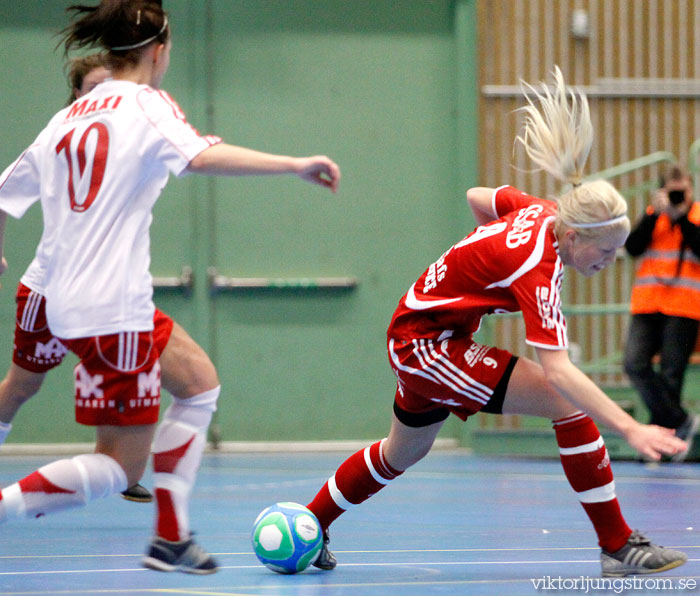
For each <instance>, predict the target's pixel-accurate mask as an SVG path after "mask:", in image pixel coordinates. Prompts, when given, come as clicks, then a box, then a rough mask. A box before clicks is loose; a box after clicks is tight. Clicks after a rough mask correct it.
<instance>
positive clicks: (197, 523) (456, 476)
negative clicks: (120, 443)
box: [0, 451, 700, 596]
mask: <svg viewBox="0 0 700 596" xmlns="http://www.w3.org/2000/svg"><path fill="white" fill-rule="evenodd" d="M349 454H350V453H349V452H348V453H336V452H334V453H325V454H292V455H290V454H278V455H268V454H264V455H263V454H255V455H240V454H221V455H206V456H205V459H204V462H203V465H202V469H201V472H200V476H199V482H198V485H197V487H196V488H195V493H194V496H193V502H192V518H193V529H194V530H196V532H197V535H198V539H199V541H200V542H201V544H202V545H203V546H204V547H205V548H207V549H208V550H209V551H210V552H212V553H215V554H216V556H217V559H218V560H219V563H220V565H221V570H220V571H219V573H217V574H214V575H210V576H190V575H184V574H181V573H159V572H156V571H150V570H145V569H142V568H141V567H140V565H139V560H140V557H141V554H142V551H143V549H144V548H145V545H146V542H147V540H148V538H149V536H150V533H151V532H150V530H151V525H152V513H153V507H152V505H143V504H136V503H128V502H126V501H124V500H122V499H120V498H118V497H111V498H109V499H107V500H105V501H100V502H95V503H92V504H91V505H89V506H88V507H87V508H84V509H81V510H77V511H71V512H65V513H62V514H56V515H53V516H48V517H44V518H41V519H38V520H31V521H25V522H18V523H14V524H10V525H6V526H2V527H0V593H1V594H3V595H4V596H14V595H23V596H28V595H36V594H42V595H44V594H56V595H59V594H60V595H91V594H94V595H102V594H118V595H129V596H137V595H139V596H140V595H148V594H151V595H152V594H160V595H163V594H166V595H167V594H178V595H182V594H188V595H202V596H205V595H206V596H261V595H262V596H301V595H304V596H336V595H346V594H347V595H352V596H382V595H385V594H392V595H396V594H400V595H401V596H418V595H420V596H427V595H437V594H454V595H460V596H464V595H472V594H478V595H491V594H493V595H504V596H505V595H507V596H519V595H537V594H620V593H624V594H664V595H667V594H700V466H698V465H697V464H674V465H663V466H657V467H646V466H643V465H641V464H637V463H633V462H617V463H615V464H614V468H613V469H614V471H615V474H616V480H617V487H618V496H619V497H620V500H621V502H622V506H623V511H624V512H625V515H626V517H627V520H628V522H629V524H630V525H631V526H633V527H635V528H639V529H640V530H642V531H644V532H646V533H648V535H650V536H651V537H653V539H654V540H655V541H656V542H658V543H660V544H663V545H665V546H673V547H677V548H679V549H681V550H685V551H686V552H687V553H688V555H689V561H688V563H686V564H685V565H684V566H682V567H679V568H677V569H674V570H671V571H669V572H667V573H665V574H659V575H652V576H639V577H638V580H637V583H636V584H634V583H632V581H633V580H632V578H627V580H626V581H627V583H622V580H621V579H616V580H608V582H610V583H609V584H607V585H606V584H602V583H595V582H601V581H602V580H601V578H600V565H599V562H598V553H599V551H598V548H597V547H596V539H595V535H594V533H593V531H592V529H591V527H590V524H589V522H588V519H587V518H586V516H585V514H584V512H583V509H582V508H581V506H580V505H579V504H578V502H577V501H576V499H575V497H574V494H573V492H572V491H571V489H570V488H569V485H568V484H567V482H566V480H565V478H564V475H563V473H562V470H561V468H560V466H559V463H558V462H557V461H538V460H517V459H515V460H514V459H495V458H483V457H475V456H472V455H468V454H465V453H460V452H439V451H438V452H433V453H432V454H430V455H429V456H428V457H427V458H426V459H425V460H424V461H422V462H421V463H419V464H418V465H417V466H416V467H415V468H413V469H412V470H410V471H409V472H408V473H407V474H406V475H404V476H403V477H401V478H399V479H398V480H396V481H395V482H394V483H393V484H392V485H391V486H389V487H388V488H387V489H385V490H384V491H382V492H381V493H379V494H378V495H376V496H375V497H374V498H372V499H371V500H370V501H369V502H367V503H365V504H364V505H362V506H360V507H358V508H356V509H354V510H352V511H351V512H349V513H347V514H346V515H345V516H343V517H342V518H340V519H339V520H338V521H337V522H336V523H335V524H334V525H333V527H332V532H331V538H332V546H333V550H334V552H335V553H336V555H337V557H338V560H339V565H338V567H337V568H336V569H335V570H334V571H332V572H321V571H318V570H316V569H313V570H307V571H306V572H304V573H301V574H298V575H295V576H281V575H277V574H275V573H273V572H271V571H269V570H268V569H266V568H265V567H263V566H262V565H260V564H258V562H257V559H255V556H254V555H253V554H252V552H251V548H250V530H251V525H252V522H253V520H254V518H255V517H256V515H257V514H258V513H259V511H260V510H262V509H263V508H264V507H265V506H267V505H268V504H271V503H273V502H276V501H286V500H290V501H297V502H301V503H306V502H307V501H308V500H310V499H311V498H312V497H313V495H314V494H315V492H316V490H317V489H318V488H319V487H320V486H321V484H322V483H323V482H324V481H325V480H326V479H327V477H328V476H330V475H331V474H332V473H333V471H334V470H335V468H336V467H337V465H338V464H339V463H340V462H341V461H342V460H343V459H345V457H346V456H347V455H349ZM52 459H55V458H49V457H36V456H34V457H15V456H4V457H0V484H1V485H3V486H5V485H7V484H9V483H11V482H13V481H15V480H16V479H18V478H19V477H21V476H23V475H25V474H26V473H29V472H31V471H33V470H34V469H36V468H37V467H38V466H40V465H42V464H43V463H45V462H48V461H51V460H52ZM144 484H145V485H146V486H150V476H149V475H147V476H146V477H145V478H144Z"/></svg>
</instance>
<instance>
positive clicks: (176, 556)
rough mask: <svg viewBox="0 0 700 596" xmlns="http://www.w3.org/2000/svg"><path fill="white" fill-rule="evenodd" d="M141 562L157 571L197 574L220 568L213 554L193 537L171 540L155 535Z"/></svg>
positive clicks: (211, 571) (212, 571) (204, 573)
mask: <svg viewBox="0 0 700 596" xmlns="http://www.w3.org/2000/svg"><path fill="white" fill-rule="evenodd" d="M141 564H142V565H143V566H144V567H148V568H149V569H155V570H156V571H182V572H183V573H195V574H197V575H206V574H209V573H216V571H218V569H219V568H218V566H217V565H216V561H215V560H214V559H213V558H212V556H211V555H210V554H209V553H207V552H206V551H205V550H204V549H203V548H202V547H201V546H199V545H198V544H197V543H196V542H195V541H194V540H193V539H192V538H190V539H189V540H181V541H180V542H170V541H169V540H165V539H164V538H160V537H159V536H154V537H153V538H152V539H151V544H150V546H149V548H148V553H147V554H146V556H145V557H144V558H143V559H142V560H141Z"/></svg>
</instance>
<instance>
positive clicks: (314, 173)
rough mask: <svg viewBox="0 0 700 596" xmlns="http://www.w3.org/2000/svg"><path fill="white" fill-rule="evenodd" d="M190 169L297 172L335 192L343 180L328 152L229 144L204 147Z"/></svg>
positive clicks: (227, 173)
mask: <svg viewBox="0 0 700 596" xmlns="http://www.w3.org/2000/svg"><path fill="white" fill-rule="evenodd" d="M187 169H188V171H190V172H195V173H198V174H209V175H214V176H252V175H275V174H295V175H296V176H299V177H300V178H302V179H303V180H306V181H308V182H313V183H314V184H320V185H321V186H325V187H327V188H330V189H331V190H332V191H333V192H335V191H336V190H337V189H338V184H339V183H340V169H339V168H338V166H337V165H336V164H335V162H333V161H332V160H331V159H329V158H328V157H326V156H325V155H315V156H313V157H289V156H286V155H273V154H270V153H263V152H261V151H255V150H253V149H246V148H245V147H237V146H235V145H228V144H226V143H219V144H218V145H213V146H212V147H209V148H207V149H205V150H204V151H202V152H201V153H200V154H199V155H197V156H196V157H195V158H194V159H193V160H192V161H191V162H190V164H189V166H187Z"/></svg>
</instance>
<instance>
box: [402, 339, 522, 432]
mask: <svg viewBox="0 0 700 596" xmlns="http://www.w3.org/2000/svg"><path fill="white" fill-rule="evenodd" d="M512 358H513V355H512V354H511V353H510V352H508V351H506V350H501V349H499V348H493V347H489V346H484V345H481V344H478V343H475V342H474V341H473V340H472V339H471V338H470V337H454V338H453V337H448V338H446V339H443V340H441V341H438V340H431V339H414V340H411V341H404V340H395V339H391V338H390V339H389V361H390V362H391V367H392V368H393V369H394V373H395V374H396V377H397V378H398V381H399V382H398V388H397V390H396V404H397V405H398V406H399V407H400V408H401V409H402V410H404V411H406V412H410V413H412V414H420V413H425V412H430V411H431V410H436V409H448V410H450V412H452V413H453V414H455V415H457V416H459V417H460V418H461V419H462V420H466V419H467V417H469V416H471V415H472V414H475V413H476V412H478V411H479V410H481V409H482V408H484V407H486V406H487V404H488V403H489V400H490V399H491V397H492V396H494V391H495V390H496V388H497V387H498V386H499V383H500V382H501V379H502V377H503V375H504V374H505V373H506V372H507V371H508V368H509V364H510V362H511V360H512ZM499 390H500V391H502V392H505V388H499ZM500 399H502V396H500Z"/></svg>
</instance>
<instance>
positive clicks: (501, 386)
mask: <svg viewBox="0 0 700 596" xmlns="http://www.w3.org/2000/svg"><path fill="white" fill-rule="evenodd" d="M517 362H518V357H517V356H511V358H510V362H509V363H508V365H507V366H506V370H505V372H504V373H503V376H502V377H501V380H500V381H498V385H496V388H495V389H494V390H493V395H492V396H491V399H490V400H489V401H488V402H487V403H486V405H485V406H484V407H483V408H481V410H479V411H480V412H486V413H487V414H503V401H504V400H505V398H506V389H508V383H509V382H510V376H511V375H512V374H513V369H514V368H515V364H516V363H517Z"/></svg>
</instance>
